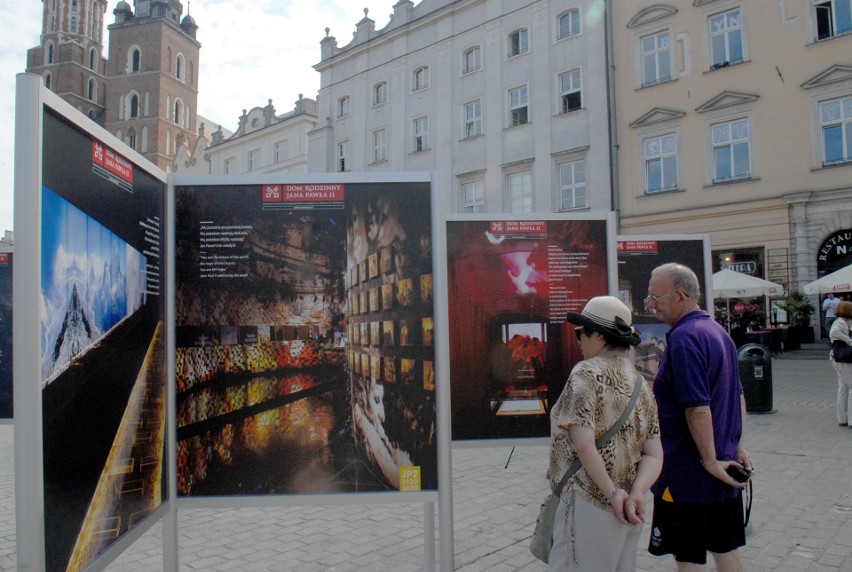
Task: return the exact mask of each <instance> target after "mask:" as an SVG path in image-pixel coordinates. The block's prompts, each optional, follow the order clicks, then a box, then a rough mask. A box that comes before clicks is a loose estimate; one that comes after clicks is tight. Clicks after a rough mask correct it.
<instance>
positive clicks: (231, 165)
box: [225, 157, 237, 175]
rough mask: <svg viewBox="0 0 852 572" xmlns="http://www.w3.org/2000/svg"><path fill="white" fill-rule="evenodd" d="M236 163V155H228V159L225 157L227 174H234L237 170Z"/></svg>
mask: <svg viewBox="0 0 852 572" xmlns="http://www.w3.org/2000/svg"><path fill="white" fill-rule="evenodd" d="M236 163H237V158H236V157H228V158H227V159H225V174H226V175H232V174H233V173H235V172H236V170H235V167H236Z"/></svg>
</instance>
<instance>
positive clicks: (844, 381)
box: [828, 302, 852, 427]
mask: <svg viewBox="0 0 852 572" xmlns="http://www.w3.org/2000/svg"><path fill="white" fill-rule="evenodd" d="M834 313H835V314H836V320H835V321H834V324H832V326H831V331H830V332H829V333H828V339H830V340H831V342H832V344H834V343H835V342H836V343H840V344H846V345H849V346H852V338H850V336H849V325H850V322H852V302H841V303H840V304H839V305H838V306H837V309H836V310H835V311H834ZM831 361H832V363H834V369H835V371H837V424H838V425H840V426H841V427H842V426H844V425H849V421H852V419H850V417H849V415H850V413H852V391H849V390H850V388H852V363H840V362H839V361H837V360H835V359H834V352H833V351H832V352H831Z"/></svg>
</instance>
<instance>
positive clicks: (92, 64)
mask: <svg viewBox="0 0 852 572" xmlns="http://www.w3.org/2000/svg"><path fill="white" fill-rule="evenodd" d="M95 53H96V52H95V48H92V49H91V50H89V69H90V70H94V69H95V62H96V61H97V60H96V59H95Z"/></svg>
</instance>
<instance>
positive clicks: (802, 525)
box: [0, 346, 852, 572]
mask: <svg viewBox="0 0 852 572" xmlns="http://www.w3.org/2000/svg"><path fill="white" fill-rule="evenodd" d="M817 347H819V346H817ZM826 354H827V350H826V351H823V349H822V348H820V349H819V350H811V351H808V350H802V351H801V352H792V353H788V354H785V355H783V356H779V357H777V358H774V359H773V360H772V362H771V365H772V370H773V372H772V376H773V379H772V383H773V391H774V398H773V406H774V409H775V410H776V411H775V412H774V413H770V414H751V415H750V416H749V420H748V423H747V429H746V430H747V434H746V439H747V441H746V442H747V446H748V448H749V451H750V452H751V454H752V456H753V458H754V462H755V466H756V467H757V471H758V472H757V473H756V475H755V488H754V510H753V512H752V532H751V534H750V535H749V537H748V539H747V541H748V546H747V547H746V548H744V549H743V556H744V560H745V564H746V569H747V570H749V571H766V570H785V571H786V570H793V571H799V570H802V571H812V572H817V571H850V570H852V478H850V477H852V429H850V428H846V427H838V425H837V423H836V421H835V409H834V408H835V401H836V381H835V376H834V371H833V369H832V368H831V365H830V364H829V362H828V360H827V359H826V357H825V356H826ZM510 453H511V460H510ZM546 459H547V449H546V447H544V446H527V447H519V448H517V449H515V450H514V452H513V453H512V451H511V448H510V447H492V448H478V449H470V448H459V447H456V448H454V451H453V476H454V478H453V481H454V482H453V491H452V494H453V509H454V527H455V534H454V538H455V569H456V570H461V571H464V572H475V571H485V570H487V571H489V572H494V571H497V572H499V571H513V570H535V571H541V570H544V566H543V565H541V564H540V563H538V562H536V561H535V560H534V559H533V557H532V556H530V554H529V551H528V548H527V546H528V539H529V536H530V534H531V531H532V522H533V521H534V520H535V516H536V513H537V511H538V506H539V503H540V501H541V500H542V499H543V498H544V496H545V492H546V483H545V479H544V472H545V469H546ZM507 461H508V462H509V463H508V466H506V463H507ZM14 501H15V498H14V459H13V429H12V427H11V426H10V425H3V426H0V570H15V563H16V557H15V506H14ZM436 506H437V505H436ZM423 516H424V505H423V504H422V503H418V504H381V505H379V504H360V505H345V506H328V507H324V506H290V507H267V508H239V509H227V510H223V509H216V510H213V509H191V510H181V511H179V515H178V530H179V556H180V570H181V571H196V570H210V571H225V570H239V571H250V570H276V571H285V570H286V571H289V570H297V571H332V570H334V571H363V570H367V571H384V570H388V571H394V572H398V571H415V570H422V569H423V567H424V564H423V563H424V556H423V555H424V547H423ZM435 520H436V522H438V518H437V515H436V519H435ZM645 528H646V530H645V539H644V540H643V542H642V544H641V545H640V555H639V566H640V568H641V569H643V570H645V571H648V572H652V571H668V570H675V566H674V563H673V561H672V559H671V558H670V557H669V558H663V559H657V558H653V557H651V556H649V555H648V553H647V552H646V551H645V549H644V546H646V545H647V536H648V534H649V532H648V530H647V529H648V526H647V525H646V527H645ZM436 552H437V553H438V554H439V553H440V552H439V551H437V550H436ZM162 562H163V560H162V525H161V524H156V525H154V526H153V527H152V528H151V529H150V530H148V531H147V532H146V533H145V534H144V535H143V536H142V537H141V538H139V539H138V540H137V541H136V542H135V543H134V544H133V545H132V546H130V548H128V549H127V550H126V551H125V552H124V553H123V554H121V555H120V556H119V557H118V558H117V559H116V560H115V561H113V562H112V563H111V564H110V565H109V566H108V568H107V570H110V571H116V572H117V571H121V572H125V571H140V572H147V571H157V570H161V569H162V567H163V564H162ZM438 568H439V569H440V570H446V569H447V568H448V567H447V566H441V565H440V563H439V566H438ZM712 569H713V567H712V566H708V570H712Z"/></svg>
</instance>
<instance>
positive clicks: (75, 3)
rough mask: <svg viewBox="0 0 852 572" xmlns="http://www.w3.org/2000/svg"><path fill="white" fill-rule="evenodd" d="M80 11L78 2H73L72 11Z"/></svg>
mask: <svg viewBox="0 0 852 572" xmlns="http://www.w3.org/2000/svg"><path fill="white" fill-rule="evenodd" d="M79 9H80V6H79V4H78V3H77V0H71V11H72V12H77V11H78V10H79Z"/></svg>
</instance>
